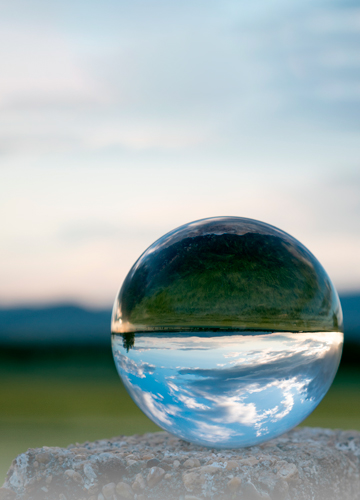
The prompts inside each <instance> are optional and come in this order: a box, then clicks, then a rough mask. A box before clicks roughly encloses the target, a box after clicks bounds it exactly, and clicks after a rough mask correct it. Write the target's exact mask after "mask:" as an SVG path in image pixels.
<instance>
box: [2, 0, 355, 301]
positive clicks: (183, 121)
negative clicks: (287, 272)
mask: <svg viewBox="0 0 360 500" xmlns="http://www.w3.org/2000/svg"><path fill="white" fill-rule="evenodd" d="M0 47H1V50H0V165H1V166H0V176H1V178H0V207H1V208H0V209H1V213H2V218H1V219H2V221H1V233H0V253H1V260H0V276H1V280H0V304H4V305H7V304H17V303H37V302H41V303H45V302H53V301H58V300H75V301H78V302H83V303H86V304H90V305H98V306H109V305H111V303H112V301H113V299H114V297H115V293H116V291H117V289H118V287H119V286H120V284H121V282H122V280H123V279H124V277H125V275H126V273H127V272H128V270H129V269H130V267H131V265H132V264H133V263H134V261H135V260H136V259H137V257H138V256H139V255H140V254H141V253H142V252H143V251H144V250H145V249H146V248H147V246H149V245H150V244H151V243H152V242H153V241H154V240H155V239H157V238H158V237H160V236H162V234H164V233H165V232H167V231H169V230H171V229H173V228H174V227H176V226H178V225H181V224H183V223H186V222H189V221H191V220H196V219H199V218H203V217H210V216H215V215H238V216H244V217H250V218H255V219H259V220H263V221H265V222H268V223H270V224H273V225H275V226H277V227H279V228H281V229H283V230H285V231H287V232H289V233H290V234H292V235H293V236H295V237H296V238H298V239H299V240H300V241H301V242H302V243H304V244H305V245H306V246H307V247H308V248H309V249H310V250H311V251H312V252H313V253H314V254H315V256H316V257H317V258H318V259H319V260H320V262H321V263H322V264H323V265H324V267H325V269H326V270H327V271H328V273H329V274H330V277H331V278H332V279H333V281H334V283H335V285H336V286H337V288H338V289H339V290H340V291H347V290H355V289H359V288H360V263H359V255H360V7H359V5H358V3H357V2H351V1H341V2H340V1H335V0H334V1H321V0H315V1H314V0H312V1H311V2H310V1H304V0H302V1H300V0H295V1H293V2H285V1H284V0H272V1H269V0H266V1H265V0H256V1H254V2H251V3H250V2H244V1H240V2H239V1H238V0H237V1H235V0H207V1H205V0H192V1H191V2H190V1H188V0H184V1H183V2H177V3H176V2H173V1H170V0H155V1H149V0H147V1H145V0H134V1H133V2H124V1H120V0H117V1H116V2H115V1H111V0H105V1H104V2H101V4H100V3H99V2H94V1H93V0H87V1H86V2H85V1H78V2H70V1H69V0H65V1H64V0H63V1H61V2H60V1H59V0H50V1H49V2H46V3H44V2H42V1H41V2H40V1H38V0H27V1H26V2H25V1H22V0H12V1H11V2H1V1H0Z"/></svg>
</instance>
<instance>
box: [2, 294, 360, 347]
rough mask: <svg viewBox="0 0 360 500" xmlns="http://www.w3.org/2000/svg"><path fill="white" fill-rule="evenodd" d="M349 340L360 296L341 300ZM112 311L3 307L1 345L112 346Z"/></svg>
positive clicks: (355, 330) (355, 335)
mask: <svg viewBox="0 0 360 500" xmlns="http://www.w3.org/2000/svg"><path fill="white" fill-rule="evenodd" d="M340 299H341V304H342V308H343V313H344V329H345V339H346V340H348V341H349V342H351V343H358V344H359V345H360V293H357V294H346V295H345V294H344V295H342V296H341V297H340ZM110 319H111V310H110V309H103V310H94V309H85V308H82V307H79V306H76V305H67V304H65V305H64V304H62V305H61V304H60V305H56V306H49V307H41V308H40V307H39V308H37V307H22V308H15V307H14V308H6V309H5V308H0V346H4V347H5V346H7V347H16V346H18V347H27V346H28V347H30V346H34V347H35V346H36V345H42V346H45V345H48V346H51V345H62V346H65V345H69V346H77V345H79V346H80V345H81V346H84V345H87V346H89V347H96V346H99V347H100V346H103V347H105V346H108V345H110Z"/></svg>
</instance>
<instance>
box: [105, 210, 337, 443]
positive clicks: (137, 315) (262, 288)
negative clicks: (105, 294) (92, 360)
mask: <svg viewBox="0 0 360 500" xmlns="http://www.w3.org/2000/svg"><path fill="white" fill-rule="evenodd" d="M342 331H343V330H342V312H341V306H340V301H339V298H338V295H337V293H336V290H335V288H334V286H333V284H332V283H331V281H330V278H329V277H328V275H327V274H326V272H325V270H324V269H323V267H322V266H321V264H320V263H319V262H318V261H317V259H316V258H315V257H314V256H313V255H312V254H311V253H310V252H309V250H307V249H306V248H305V247H304V246H303V245H302V244H301V243H299V242H298V241H297V240H296V239H294V238H293V237H291V236H290V235H288V234H287V233H284V232H283V231H281V230H279V229H277V228H275V227H273V226H270V225H268V224H265V223H263V222H259V221H255V220H251V219H245V218H240V217H215V218H211V219H203V220H199V221H195V222H191V223H189V224H186V225H184V226H181V227H179V228H177V229H175V230H174V231H171V232H170V233H168V234H166V235H165V236H163V237H162V238H160V239H159V240H157V241H156V242H155V243H153V245H151V246H150V247H149V248H148V249H147V250H146V251H145V252H144V253H143V254H142V255H141V257H140V258H139V259H138V260H137V261H136V262H135V264H134V265H133V267H132V268H131V270H130V272H129V274H128V275H127V277H126V279H125V281H124V283H123V286H122V288H121V290H120V292H119V294H118V297H117V298H116V300H115V304H114V309H113V316H112V346H113V354H114V359H115V363H116V367H117V370H118V372H119V374H120V377H121V378H122V381H123V383H124V385H125V387H126V389H127V390H128V392H129V394H130V395H131V397H132V398H133V400H134V401H135V402H136V403H137V405H138V406H139V407H140V408H141V410H142V411H143V412H144V413H145V414H146V415H147V416H148V417H149V418H150V419H151V420H153V421H154V422H155V423H156V424H157V425H159V426H160V427H162V428H163V429H165V430H167V431H169V432H171V433H173V434H175V435H176V436H178V437H181V438H182V439H184V440H187V441H190V442H193V443H196V444H199V445H203V446H208V447H213V448H237V447H242V446H251V445H255V444H259V443H261V442H263V441H266V440H268V439H271V438H273V437H275V436H278V435H280V434H282V433H283V432H286V431H288V430H290V429H291V428H292V427H294V426H295V425H297V424H299V423H300V422H301V421H302V420H303V419H305V418H306V417H307V416H308V415H309V414H310V413H311V412H312V411H313V409H314V408H315V407H316V406H317V405H318V403H319V402H320V401H321V399H322V398H323V397H324V395H325V394H326V392H327V390H328V389H329V387H330V385H331V383H332V381H333V379H334V377H335V374H336V371H337V368H338V365H339V362H340V357H341V352H342V343H343V333H342Z"/></svg>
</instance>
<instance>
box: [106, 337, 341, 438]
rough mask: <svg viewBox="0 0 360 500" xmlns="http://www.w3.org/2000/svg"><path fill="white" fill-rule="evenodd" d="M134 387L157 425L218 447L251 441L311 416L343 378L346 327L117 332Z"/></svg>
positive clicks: (117, 353) (118, 353)
mask: <svg viewBox="0 0 360 500" xmlns="http://www.w3.org/2000/svg"><path fill="white" fill-rule="evenodd" d="M112 343H113V353H114V359H115V364H116V367H117V370H118V372H119V375H120V376H121V378H122V380H123V382H124V384H125V386H126V388H127V390H128V392H129V393H130V395H131V397H132V398H133V400H134V401H135V402H136V404H137V405H138V406H139V407H140V408H141V410H142V411H143V412H144V413H145V414H146V415H147V416H148V417H149V418H150V419H151V420H153V421H154V422H155V423H156V424H158V425H159V426H160V427H162V428H163V429H165V430H167V431H169V432H171V433H173V434H176V435H177V436H179V437H181V438H183V439H185V440H191V441H192V442H193V443H196V444H199V445H203V446H209V445H210V443H211V446H212V447H214V448H232V447H234V448H236V447H242V446H250V445H252V444H254V442H256V443H257V444H258V443H260V442H262V441H267V440H268V439H271V438H273V437H275V436H278V435H280V434H282V433H284V432H286V431H288V430H290V429H291V428H293V427H294V426H295V425H297V424H299V423H300V422H301V421H302V420H304V419H305V418H306V417H307V416H308V415H309V414H310V413H311V412H312V411H313V410H314V408H315V407H316V406H317V405H318V404H319V402H320V401H321V399H322V398H323V397H324V395H325V394H326V392H327V391H328V389H329V387H330V385H331V383H332V382H333V379H334V377H335V374H336V371H337V368H338V365H339V362H340V358H341V352H342V344H343V333H341V332H326V333H325V332H299V333H293V332H261V331H258V332H254V331H251V332H246V331H245V332H240V333H239V332H236V333H234V332H224V331H222V332H214V331H208V332H196V333H194V332H189V333H186V332H181V333H170V332H166V333H165V332H164V333H161V332H159V333H156V332H152V333H131V334H122V335H121V334H113V336H112Z"/></svg>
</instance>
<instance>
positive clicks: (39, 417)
mask: <svg viewBox="0 0 360 500" xmlns="http://www.w3.org/2000/svg"><path fill="white" fill-rule="evenodd" d="M1 358H2V362H1V365H0V376H1V385H0V401H1V407H0V450H1V452H0V484H2V481H3V478H4V477H5V474H6V471H7V469H8V468H9V466H10V464H11V461H12V459H13V458H14V457H15V456H16V455H17V454H19V453H22V452H23V451H26V450H27V449H28V448H30V447H32V448H35V447H40V446H43V445H46V446H67V445H68V444H70V443H75V442H79V443H81V442H84V441H86V440H90V441H92V440H95V439H101V438H110V437H112V436H116V435H119V434H135V433H143V432H151V431H156V430H158V427H157V426H156V425H155V424H153V423H152V422H151V421H150V420H149V419H148V418H147V417H146V416H145V415H144V414H143V413H142V412H141V411H140V410H139V409H138V408H137V407H136V405H135V404H134V403H133V401H132V400H131V398H130V397H129V396H128V394H127V392H126V391H125V389H124V387H123V385H122V384H121V383H120V380H119V377H118V375H117V373H116V370H115V367H114V364H113V361H112V359H111V354H110V353H109V352H105V353H104V352H101V353H96V352H93V353H91V355H86V356H85V355H80V354H79V355H78V356H77V354H76V352H75V353H72V354H71V356H69V357H68V358H65V360H64V357H63V356H53V355H51V354H50V355H49V356H44V355H42V356H39V357H36V356H35V357H31V356H30V357H29V356H28V357H26V355H25V356H24V359H23V360H22V362H20V361H21V360H20V361H19V359H16V360H15V361H14V360H8V357H7V358H6V361H4V359H5V358H4V357H3V356H2V357H1ZM303 425H308V426H313V427H317V426H321V427H331V428H343V429H358V430H360V368H357V367H356V365H350V366H349V365H345V366H342V367H341V368H340V370H339V372H338V375H337V377H336V379H335V382H334V384H333V386H332V387H331V389H330V391H329V392H328V394H327V395H326V397H325V398H324V400H323V401H322V402H321V404H320V405H319V406H318V408H317V409H316V410H315V411H314V412H313V413H312V415H310V417H308V418H307V420H306V421H304V423H303Z"/></svg>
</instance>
